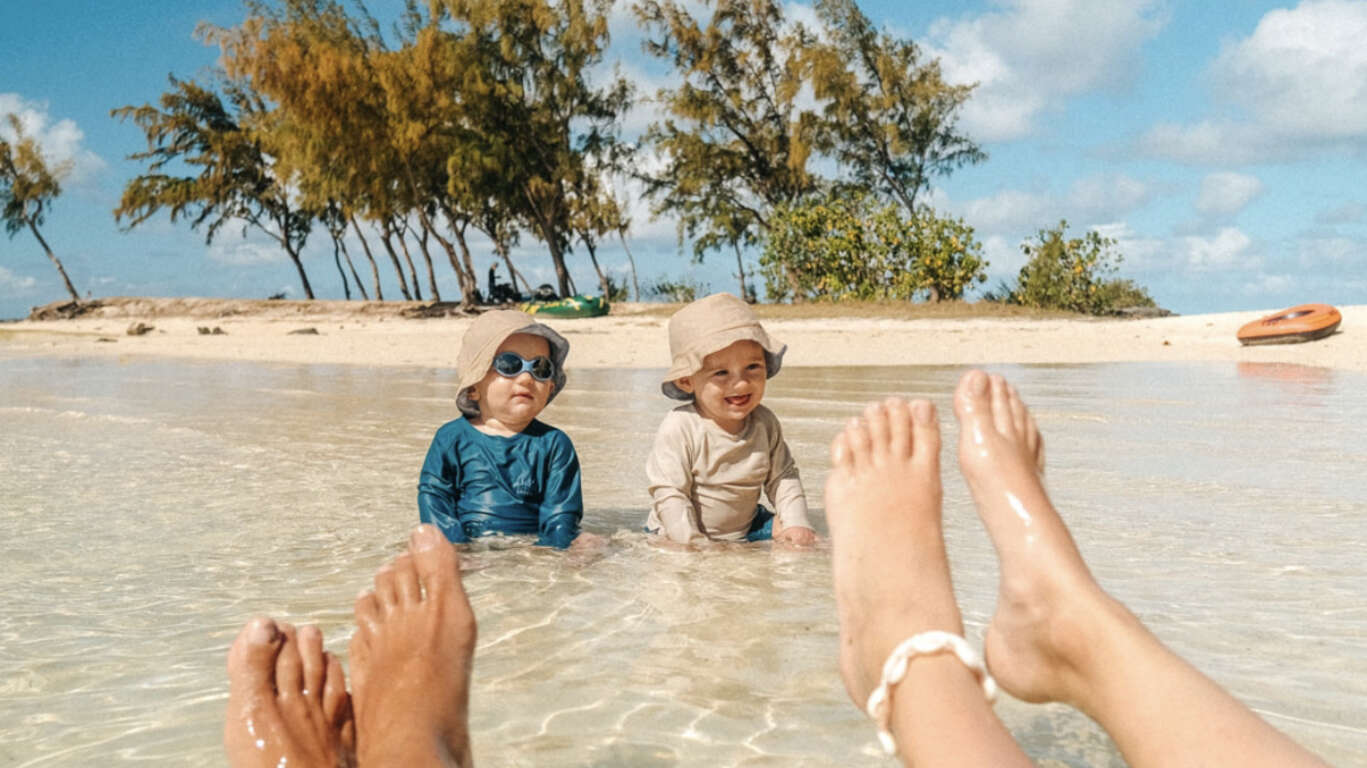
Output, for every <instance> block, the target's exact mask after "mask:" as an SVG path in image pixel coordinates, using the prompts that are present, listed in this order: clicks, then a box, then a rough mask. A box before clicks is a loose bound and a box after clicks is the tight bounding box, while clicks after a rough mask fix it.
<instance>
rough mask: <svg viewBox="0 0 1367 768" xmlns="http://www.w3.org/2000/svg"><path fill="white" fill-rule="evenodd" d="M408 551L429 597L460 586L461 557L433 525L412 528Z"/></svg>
mask: <svg viewBox="0 0 1367 768" xmlns="http://www.w3.org/2000/svg"><path fill="white" fill-rule="evenodd" d="M408 551H409V552H410V553H411V554H412V556H413V567H414V568H415V569H416V570H417V572H418V580H419V581H420V582H421V583H422V588H423V590H424V592H425V593H426V597H427V599H428V600H431V599H434V598H435V597H436V596H437V595H440V594H445V593H448V592H451V591H453V590H458V589H459V588H460V557H459V556H458V555H457V554H456V548H455V547H453V546H451V542H449V541H447V540H446V537H445V536H444V535H443V534H442V532H441V531H439V530H437V529H436V528H435V527H434V526H431V525H420V526H418V527H417V528H415V529H413V533H412V534H410V535H409V537H408Z"/></svg>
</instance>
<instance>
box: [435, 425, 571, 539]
mask: <svg viewBox="0 0 1367 768" xmlns="http://www.w3.org/2000/svg"><path fill="white" fill-rule="evenodd" d="M418 515H419V517H420V518H421V519H422V522H424V523H431V524H433V525H435V526H437V527H438V528H440V529H441V531H442V533H444V534H446V538H448V539H450V540H451V541H469V540H470V539H473V538H477V537H480V536H487V535H489V534H492V533H535V534H537V540H536V543H537V544H541V545H544V546H552V547H557V548H559V549H564V548H565V547H568V546H569V545H570V542H572V541H574V539H575V537H576V536H578V535H579V521H580V519H581V518H582V517H583V516H584V501H583V496H582V494H581V492H580V489H579V457H578V456H577V455H576V454H575V452H574V445H573V444H572V443H571V442H570V438H569V437H568V436H567V435H566V434H565V433H564V432H561V431H560V430H558V429H556V428H555V427H551V426H547V425H546V424H542V423H541V422H539V421H532V423H531V424H528V425H527V428H526V429H524V430H522V431H521V432H519V433H518V434H516V435H513V436H512V437H500V436H498V435H486V434H484V433H483V432H480V431H479V430H478V429H475V428H474V427H473V426H471V424H470V422H468V421H466V420H465V419H456V420H455V421H452V422H449V423H447V424H445V425H443V426H442V428H441V429H438V430H437V435H436V437H434V438H432V447H431V448H428V449H427V459H426V461H424V462H423V464H422V475H421V476H420V477H419V479H418Z"/></svg>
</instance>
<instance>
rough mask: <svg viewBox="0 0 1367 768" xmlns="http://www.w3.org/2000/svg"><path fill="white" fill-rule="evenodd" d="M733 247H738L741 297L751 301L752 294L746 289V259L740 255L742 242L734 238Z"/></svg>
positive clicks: (737, 266) (737, 262)
mask: <svg viewBox="0 0 1367 768" xmlns="http://www.w3.org/2000/svg"><path fill="white" fill-rule="evenodd" d="M731 247H732V248H735V249H736V277H738V278H740V297H741V300H743V301H745V302H746V303H749V301H750V294H749V293H747V292H746V291H745V260H744V259H742V258H741V255H740V243H738V242H736V241H735V240H732V241H731Z"/></svg>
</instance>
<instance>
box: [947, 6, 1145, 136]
mask: <svg viewBox="0 0 1367 768" xmlns="http://www.w3.org/2000/svg"><path fill="white" fill-rule="evenodd" d="M1001 6H1002V9H1001V10H999V11H993V12H990V13H985V14H983V15H981V16H977V17H973V18H968V19H962V20H950V19H941V20H938V21H936V22H935V23H934V24H932V25H931V28H930V32H929V35H928V44H927V45H926V46H925V49H926V53H927V54H929V55H930V56H932V57H938V58H939V59H940V61H941V65H942V68H943V71H944V74H945V76H946V78H947V79H948V80H950V81H951V82H956V83H972V82H976V83H978V84H979V85H978V88H977V89H976V90H975V91H974V92H973V96H972V98H970V99H969V101H968V103H967V104H966V105H965V107H964V110H963V114H962V121H961V126H962V128H963V129H964V130H965V131H966V132H967V133H968V134H969V135H971V136H974V137H976V138H977V139H978V140H980V141H985V142H991V141H1003V140H1009V139H1015V138H1019V137H1021V136H1024V135H1027V134H1029V133H1030V132H1031V131H1032V130H1033V129H1034V123H1035V121H1036V120H1037V119H1038V118H1039V117H1040V116H1041V115H1042V114H1043V113H1045V112H1048V111H1054V110H1058V109H1061V108H1062V105H1063V104H1064V102H1065V101H1066V100H1067V99H1069V98H1071V97H1073V96H1077V95H1078V94H1082V93H1087V92H1090V91H1093V90H1097V89H1102V88H1109V89H1123V88H1126V87H1128V86H1129V85H1131V84H1132V83H1133V81H1134V79H1135V76H1136V74H1137V72H1138V70H1139V65H1140V57H1139V51H1140V47H1141V46H1142V45H1143V43H1144V42H1145V41H1146V40H1148V39H1149V38H1151V37H1153V36H1154V35H1155V34H1156V33H1157V32H1158V30H1159V29H1160V28H1162V26H1163V25H1164V24H1165V23H1166V21H1167V19H1166V14H1165V13H1164V12H1163V11H1162V10H1161V4H1160V3H1158V2H1156V1H1155V0H1116V1H1115V2H1109V3H1093V2H1088V1H1087V0H1006V1H1005V2H1003V3H1001Z"/></svg>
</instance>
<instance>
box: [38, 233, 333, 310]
mask: <svg viewBox="0 0 1367 768" xmlns="http://www.w3.org/2000/svg"><path fill="white" fill-rule="evenodd" d="M24 223H26V224H28V228H29V231H30V232H32V233H33V236H34V237H36V238H38V244H39V245H41V246H43V253H46V254H47V257H48V258H49V259H51V260H52V266H54V267H56V268H57V274H59V275H61V276H62V285H65V286H66V292H67V293H69V294H71V300H72V301H80V300H81V294H79V293H76V286H74V285H72V284H71V278H69V277H67V276H66V269H65V268H63V267H62V262H61V260H60V259H58V258H57V254H55V253H53V252H52V249H51V248H49V247H47V241H46V240H44V239H43V236H42V235H40V234H38V227H37V225H35V224H34V223H33V220H32V219H27V218H26V219H24ZM304 285H308V281H304ZM309 298H313V297H312V296H310V297H309Z"/></svg>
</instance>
